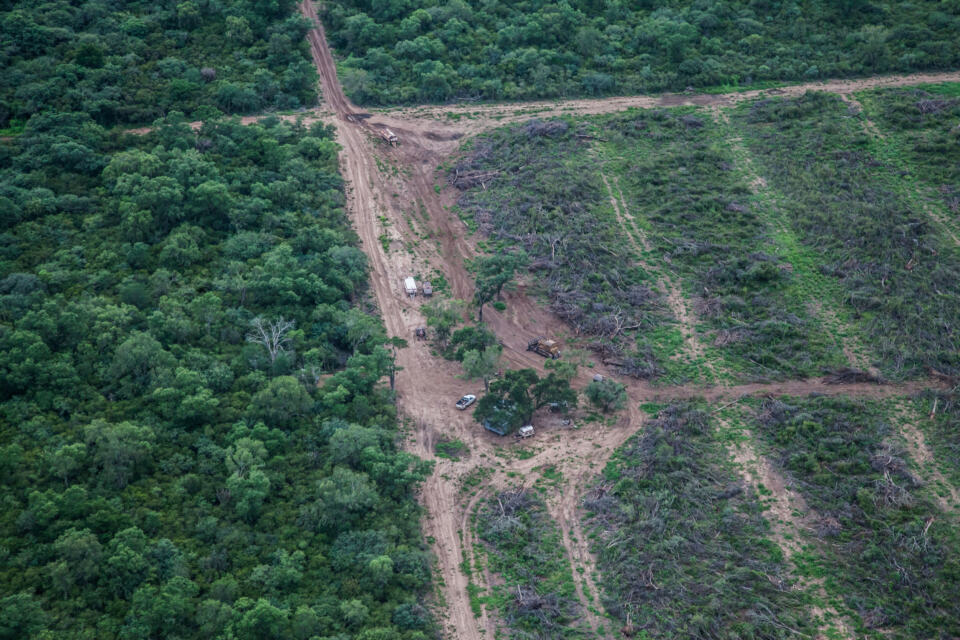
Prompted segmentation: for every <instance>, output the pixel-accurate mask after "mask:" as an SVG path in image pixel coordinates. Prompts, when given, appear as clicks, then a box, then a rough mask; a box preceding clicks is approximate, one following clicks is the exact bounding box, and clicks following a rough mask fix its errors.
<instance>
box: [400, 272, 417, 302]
mask: <svg viewBox="0 0 960 640" xmlns="http://www.w3.org/2000/svg"><path fill="white" fill-rule="evenodd" d="M403 290H404V291H406V292H407V295H408V296H410V297H411V298H412V297H413V296H415V295H417V281H416V280H414V279H413V276H407V277H406V278H404V279H403Z"/></svg>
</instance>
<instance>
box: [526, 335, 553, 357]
mask: <svg viewBox="0 0 960 640" xmlns="http://www.w3.org/2000/svg"><path fill="white" fill-rule="evenodd" d="M527 351H533V352H534V353H539V354H540V355H542V356H543V357H544V358H550V359H552V360H556V359H557V358H559V357H560V343H558V342H557V341H556V340H548V339H547V338H544V337H543V336H537V337H536V338H534V339H533V340H531V341H530V342H528V343H527Z"/></svg>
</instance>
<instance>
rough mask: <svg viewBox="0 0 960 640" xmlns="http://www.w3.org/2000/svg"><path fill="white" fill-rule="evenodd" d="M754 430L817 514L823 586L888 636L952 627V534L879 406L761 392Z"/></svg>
mask: <svg viewBox="0 0 960 640" xmlns="http://www.w3.org/2000/svg"><path fill="white" fill-rule="evenodd" d="M756 422H757V428H756V432H757V433H758V434H760V436H761V437H762V438H763V439H764V440H765V441H766V442H767V443H768V444H769V445H770V446H771V447H773V449H774V461H775V463H776V464H777V465H778V466H779V467H780V468H781V469H782V470H783V472H784V474H785V475H788V477H789V478H790V479H791V481H792V484H793V486H794V487H795V488H796V489H797V490H798V491H799V492H800V493H801V494H802V495H803V497H804V499H805V500H806V502H807V504H809V505H810V507H811V508H812V509H814V510H815V512H816V513H818V514H819V516H820V520H819V523H818V524H817V525H816V527H815V533H816V535H817V536H818V537H819V538H820V540H821V542H822V543H821V544H820V545H819V548H820V549H821V550H822V553H823V554H824V557H823V559H822V569H821V570H822V571H823V572H824V573H826V578H827V580H826V583H825V584H826V586H827V588H828V589H829V590H832V591H833V592H834V593H835V594H836V595H840V596H842V597H843V599H844V601H845V602H846V604H847V606H848V607H849V609H851V610H852V611H854V612H856V613H857V614H859V616H860V618H861V620H862V621H863V624H864V626H865V627H867V628H869V629H882V630H883V632H884V634H885V635H886V636H887V637H897V638H933V637H939V638H943V637H952V636H955V635H957V634H958V633H960V600H958V599H957V597H956V596H957V593H956V585H957V584H958V580H960V563H958V560H957V557H956V551H957V542H958V540H957V536H956V532H955V530H953V529H951V527H950V526H949V521H948V519H946V518H944V517H943V515H942V514H940V513H939V512H938V511H937V509H936V507H935V506H934V505H933V503H932V502H930V500H929V499H928V498H927V496H926V495H925V492H924V491H923V490H922V489H921V484H920V482H919V481H918V479H917V478H915V477H914V476H913V475H912V474H911V472H910V471H909V468H908V462H907V460H906V456H905V454H904V452H903V449H902V448H901V447H900V446H899V445H898V443H897V439H896V437H895V435H894V433H893V432H892V429H891V427H890V423H889V421H888V419H887V417H886V415H885V413H884V410H883V408H882V407H881V406H879V405H878V404H876V403H871V402H867V401H863V400H853V399H847V398H826V397H819V398H813V397H811V398H808V399H790V400H772V399H770V400H765V401H763V402H762V404H761V406H760V412H759V415H758V417H757V419H756Z"/></svg>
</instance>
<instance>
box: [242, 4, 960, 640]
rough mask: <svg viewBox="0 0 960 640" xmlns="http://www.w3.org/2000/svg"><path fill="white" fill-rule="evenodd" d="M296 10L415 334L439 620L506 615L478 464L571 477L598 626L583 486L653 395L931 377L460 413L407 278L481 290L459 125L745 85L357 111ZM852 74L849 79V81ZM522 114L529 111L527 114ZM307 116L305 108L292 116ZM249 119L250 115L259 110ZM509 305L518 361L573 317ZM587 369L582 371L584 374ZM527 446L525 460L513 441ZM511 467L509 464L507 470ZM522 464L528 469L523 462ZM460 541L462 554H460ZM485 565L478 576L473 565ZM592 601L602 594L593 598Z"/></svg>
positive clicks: (459, 384)
mask: <svg viewBox="0 0 960 640" xmlns="http://www.w3.org/2000/svg"><path fill="white" fill-rule="evenodd" d="M300 11H301V12H302V13H303V15H304V16H306V17H307V18H308V19H310V20H311V21H312V22H313V25H314V28H313V29H312V30H311V31H310V32H309V34H308V38H309V41H310V45H311V51H312V54H313V58H314V62H315V63H316V66H317V69H318V71H319V74H320V82H321V87H322V91H323V99H324V102H325V107H326V108H325V109H320V110H316V111H314V112H313V113H312V114H307V116H306V119H307V120H310V119H311V118H317V119H323V120H325V121H328V122H332V123H333V124H334V125H335V126H336V128H337V133H338V140H339V142H340V144H341V145H342V146H343V151H342V153H341V157H340V159H341V169H342V172H343V175H344V178H345V180H346V183H347V185H348V190H347V195H348V210H349V212H350V215H351V217H352V221H353V223H354V226H355V228H356V230H357V232H358V234H359V236H360V238H361V241H362V246H363V250H364V252H365V253H366V254H367V256H368V259H369V264H370V278H371V287H372V292H373V294H374V296H375V298H376V301H377V304H378V306H379V310H380V313H381V315H382V317H383V322H384V323H385V325H386V328H387V331H388V333H389V335H391V336H399V337H402V338H405V339H407V340H409V341H410V346H409V347H408V348H406V349H401V350H400V351H399V353H398V355H397V360H398V364H399V365H400V366H401V367H402V368H403V370H402V371H401V372H400V373H399V374H398V376H397V398H398V405H399V408H400V410H401V412H402V415H403V416H404V418H405V420H407V421H408V423H409V424H410V425H411V430H410V435H409V437H408V438H407V441H406V445H405V446H406V447H407V448H408V450H410V451H411V452H413V453H415V454H416V455H418V456H420V457H422V458H426V459H433V460H436V461H437V466H436V469H435V471H434V473H433V475H432V476H431V477H430V478H429V479H428V480H427V481H426V483H425V484H424V486H423V489H422V492H421V496H420V498H421V502H422V504H423V506H424V507H425V509H426V511H427V517H426V519H425V521H424V523H423V530H424V535H425V537H427V538H428V539H431V540H432V541H433V542H432V545H433V551H434V554H435V556H436V568H437V570H438V572H439V573H440V577H441V578H442V581H437V583H438V585H439V586H438V589H439V590H440V592H441V593H440V594H439V595H440V596H442V597H441V598H440V599H441V600H442V601H443V602H445V603H446V611H445V612H442V613H443V614H445V616H446V618H445V620H443V621H442V622H443V623H444V625H445V626H446V628H447V630H448V632H449V633H448V635H449V637H451V638H458V639H466V640H481V639H484V638H486V639H488V640H489V639H492V638H494V637H495V635H496V624H497V622H496V621H495V620H494V619H493V617H492V616H491V615H490V614H489V613H488V612H487V611H486V609H485V608H484V610H483V612H482V613H481V615H479V616H474V614H473V612H472V610H471V606H470V598H469V595H468V585H469V584H470V583H471V582H472V583H473V584H475V585H477V586H479V587H481V588H485V587H488V586H489V579H488V576H487V575H486V574H484V573H483V572H477V571H474V572H472V573H471V575H467V574H466V573H465V572H464V570H463V569H462V568H461V566H462V562H463V560H464V558H465V557H467V556H472V554H473V548H474V539H473V533H472V528H471V526H470V524H469V518H470V514H471V512H472V510H473V508H474V507H475V505H476V503H477V501H478V500H479V499H480V498H481V496H482V495H483V492H476V493H475V494H474V495H471V494H470V493H469V491H464V489H463V479H464V478H466V477H467V476H469V475H471V474H474V473H475V472H476V471H478V470H480V469H486V470H489V476H488V477H487V478H486V479H485V480H484V483H485V486H487V487H489V488H501V487H505V486H507V485H508V483H516V482H518V480H516V479H511V477H513V478H522V482H523V483H524V484H525V485H527V486H529V485H530V484H531V483H532V482H534V481H535V479H536V478H537V477H538V476H539V473H540V472H539V469H542V468H544V467H548V466H549V467H553V468H554V469H556V470H558V471H560V473H561V474H562V478H563V480H562V481H561V483H560V484H559V485H558V486H556V487H555V489H554V490H553V494H552V495H551V496H548V499H547V502H548V508H549V511H550V514H551V516H552V517H553V518H554V519H555V520H556V522H557V524H558V526H559V527H560V530H561V534H562V540H563V543H564V546H565V548H566V553H567V556H568V558H569V559H570V561H571V564H572V565H573V566H574V567H575V568H576V567H582V568H583V569H584V570H583V571H582V572H578V571H574V576H575V578H574V580H575V582H576V590H577V595H578V597H580V599H581V605H582V610H583V616H582V619H581V621H580V622H581V623H582V625H585V626H588V627H590V628H591V629H593V630H595V631H596V630H598V628H599V627H600V626H601V625H602V626H603V627H604V628H606V629H608V630H609V629H610V628H611V627H612V626H613V623H612V622H611V621H609V620H604V617H603V615H602V613H601V614H597V613H594V612H592V611H591V610H590V608H589V605H590V604H591V601H590V599H589V598H588V597H587V596H586V595H585V592H586V591H589V592H590V593H591V594H593V595H594V599H593V601H592V602H593V603H596V602H598V600H599V599H598V598H597V596H599V593H600V590H599V589H598V588H597V587H598V585H597V584H596V583H595V580H594V576H595V575H596V567H595V564H594V560H593V557H592V555H591V554H590V551H589V548H588V546H587V540H586V536H585V535H584V533H583V532H582V530H581V525H580V517H579V513H578V510H579V500H580V496H582V495H583V493H584V492H585V491H586V489H587V487H588V485H589V483H590V482H591V480H592V478H593V476H594V475H595V474H596V473H597V472H599V470H601V469H602V468H603V465H604V463H605V461H606V460H607V458H608V457H609V456H610V454H611V453H612V452H613V450H614V449H616V447H618V446H619V445H621V444H622V443H623V442H624V441H625V440H626V439H627V438H628V437H630V436H631V435H632V434H633V433H635V432H636V430H637V429H638V428H640V426H641V425H642V422H643V420H644V418H645V416H644V415H643V414H642V412H641V411H640V410H639V409H638V407H639V406H640V404H641V403H642V402H644V401H647V400H659V401H665V400H673V399H682V398H689V397H694V396H702V397H706V398H707V399H708V400H711V401H733V400H736V399H737V398H739V397H741V396H745V395H754V394H785V395H805V394H808V393H811V392H820V393H828V394H840V393H845V394H852V395H869V396H892V395H903V394H908V393H912V392H914V391H917V390H920V389H923V388H928V387H930V386H932V385H931V384H927V383H916V384H910V385H899V386H895V385H889V386H878V385H826V384H824V383H823V382H822V381H820V380H798V381H789V382H784V383H779V384H766V385H764V384H755V385H743V386H737V387H724V386H717V387H709V388H704V387H696V386H678V387H665V388H664V387H661V388H652V387H650V386H649V385H646V384H644V383H640V382H636V381H627V382H629V391H630V402H629V407H630V408H629V409H628V411H626V412H625V413H624V414H623V415H622V416H621V417H620V419H619V421H617V422H616V423H615V424H609V425H603V426H592V425H591V426H590V427H589V428H586V429H575V428H572V425H563V424H562V423H561V422H560V421H559V420H553V421H551V420H549V419H547V418H544V420H543V421H542V422H541V423H539V424H538V435H537V437H536V438H534V439H533V441H532V442H524V443H518V442H514V441H512V440H510V441H508V440H507V439H503V438H497V437H496V436H493V435H491V434H489V433H487V432H485V431H484V430H482V429H481V428H479V426H478V425H477V424H476V422H474V421H473V420H472V419H471V417H470V414H469V412H458V411H456V410H455V409H454V407H453V403H454V402H455V401H456V399H457V398H459V397H460V396H461V395H463V394H465V393H475V394H478V395H479V392H480V391H481V389H480V388H479V386H478V385H477V384H476V383H470V382H465V381H463V380H460V379H459V378H458V377H457V376H458V374H459V373H460V371H459V367H458V366H455V364H454V363H451V362H448V361H446V360H443V359H442V358H439V357H435V356H433V355H432V354H431V352H430V347H429V345H428V344H426V343H424V342H418V341H415V340H414V339H413V333H414V329H415V328H416V327H418V326H421V325H424V324H425V323H424V318H423V315H422V313H421V311H420V305H421V304H422V301H421V299H420V298H413V299H410V298H407V297H406V296H405V295H404V292H403V291H402V288H401V282H402V279H403V278H404V277H406V276H410V275H415V276H418V278H434V279H436V277H437V275H440V274H442V275H443V277H444V279H445V280H446V281H447V283H448V284H449V288H450V295H452V296H453V297H455V298H460V299H467V300H469V299H470V298H471V297H472V295H473V284H472V278H471V276H470V274H469V273H468V272H467V270H466V268H465V266H464V260H465V259H468V258H470V257H473V256H475V255H477V250H476V246H475V244H474V242H473V240H472V239H471V238H470V237H469V236H468V234H467V233H466V229H465V227H464V225H463V224H462V222H461V221H460V220H458V219H457V218H456V216H454V215H453V214H451V213H450V211H449V207H450V206H451V205H452V204H453V202H454V199H455V195H454V194H453V193H452V192H451V190H449V189H446V188H443V187H442V185H444V184H445V180H444V178H443V176H442V175H441V174H440V173H438V171H437V167H438V165H440V164H441V163H442V162H443V161H445V160H446V159H447V158H449V156H450V155H451V154H452V153H454V152H455V151H456V149H457V147H458V145H459V141H460V139H461V138H462V137H463V136H464V135H468V134H471V133H475V132H476V131H478V130H481V129H483V128H488V127H490V126H495V125H499V124H502V123H503V122H504V121H509V120H511V119H519V118H521V117H529V115H530V109H531V108H534V109H537V108H540V107H541V106H542V108H543V109H544V111H543V112H542V113H538V114H537V115H551V114H553V113H571V112H574V113H598V112H600V111H616V110H620V109H625V108H628V107H632V106H655V105H658V104H659V105H667V104H686V103H690V104H701V103H703V104H714V103H719V104H727V103H730V102H731V101H733V100H740V99H745V98H747V97H750V95H751V94H750V93H747V94H735V97H732V96H713V95H711V96H699V97H698V96H681V97H672V96H663V97H656V98H653V97H644V96H641V97H634V98H613V99H610V100H588V101H583V100H577V101H570V102H565V103H555V102H550V103H535V104H528V105H486V106H480V107H450V108H447V107H424V108H414V109H403V110H395V111H391V112H389V113H378V114H376V115H374V116H372V117H370V116H369V114H363V115H364V116H366V117H357V114H362V110H361V109H358V108H357V107H356V106H355V105H353V104H352V103H351V102H350V101H349V100H348V99H347V97H346V96H345V95H344V93H343V90H342V88H341V86H340V83H339V81H338V79H337V75H336V67H335V64H334V60H333V57H332V55H331V52H330V50H329V48H328V46H327V42H326V39H325V36H324V32H323V26H322V25H321V23H320V21H319V20H318V19H317V14H316V10H315V8H314V6H313V4H312V2H310V1H309V0H306V1H304V2H302V3H301V4H300ZM935 80H937V81H939V80H960V73H953V74H938V75H936V76H911V77H910V79H907V78H900V79H897V78H882V79H876V80H874V81H873V84H869V83H870V82H871V81H868V80H864V81H852V82H854V83H859V84H857V85H856V86H858V87H859V88H866V87H867V86H886V85H889V84H898V83H901V82H902V83H904V84H906V83H908V82H909V83H914V84H915V83H917V82H926V81H935ZM852 86H854V85H851V84H850V83H847V84H845V85H844V87H845V89H844V90H845V91H846V92H849V91H851V90H854V89H852V88H850V87H852ZM806 88H828V89H829V87H828V86H825V85H802V86H801V87H795V88H794V87H792V88H790V89H784V90H782V91H783V92H785V93H786V92H801V91H803V90H806ZM467 111H469V112H471V113H474V112H481V113H480V115H478V116H477V117H476V118H472V119H462V120H461V122H456V123H440V122H438V121H437V119H438V118H441V117H443V115H444V114H445V113H447V112H454V113H463V112H467ZM525 114H526V115H525ZM297 117H300V118H302V117H304V116H302V115H301V116H297ZM252 120H253V118H250V119H245V121H248V122H249V121H252ZM385 127H389V128H390V129H391V130H393V131H394V132H395V133H397V134H398V135H399V137H400V140H401V144H400V146H399V147H391V146H389V145H388V144H387V143H386V142H385V141H384V140H383V139H381V138H380V137H379V135H378V134H379V131H380V130H382V129H383V128H385ZM506 302H507V311H505V312H503V313H498V312H496V311H495V310H493V309H488V310H486V311H485V314H484V316H485V319H486V320H487V322H488V325H489V326H490V327H491V328H492V329H493V330H494V331H495V332H496V333H497V335H498V337H499V338H500V340H501V341H502V342H503V343H504V346H505V349H504V356H505V360H506V361H507V362H508V363H509V365H510V366H512V367H531V368H535V369H537V370H540V371H542V370H543V360H542V358H540V357H539V356H536V355H533V354H531V353H529V352H527V351H526V344H527V340H528V339H529V338H531V337H533V336H535V335H538V334H549V335H556V336H561V337H562V336H564V335H565V334H566V329H565V327H564V325H563V324H562V323H561V322H560V321H559V320H558V319H557V318H555V317H554V316H553V315H552V314H551V313H549V312H548V311H547V310H546V309H544V308H543V307H542V306H541V305H539V304H537V303H536V302H535V301H534V300H532V299H531V298H528V297H527V296H526V295H525V290H524V287H522V286H521V287H520V289H519V290H518V291H517V292H514V293H510V294H507V297H506ZM588 380H589V378H588V376H587V374H584V375H583V376H582V378H581V379H580V380H578V381H577V385H583V384H585V383H586V382H587V381H588ZM439 438H449V439H459V440H461V441H462V442H464V443H465V444H466V445H467V446H468V447H469V450H470V456H469V457H468V458H465V459H462V460H459V461H449V460H442V459H438V458H436V457H435V455H434V446H435V444H436V442H437V440H438V439H439ZM520 448H524V449H527V451H526V452H525V455H530V456H532V457H529V458H526V459H520V458H519V457H518V456H516V455H515V454H516V452H517V451H518V450H519V449H520ZM508 474H512V475H511V476H508ZM515 474H519V475H515ZM465 552H466V554H467V555H465ZM478 574H479V575H478ZM594 606H595V607H597V606H599V605H596V604H594Z"/></svg>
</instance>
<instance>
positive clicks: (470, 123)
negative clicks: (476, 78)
mask: <svg viewBox="0 0 960 640" xmlns="http://www.w3.org/2000/svg"><path fill="white" fill-rule="evenodd" d="M940 82H960V71H944V72H934V73H914V74H907V75H889V76H871V77H868V78H852V79H845V80H824V81H820V82H807V83H802V84H795V85H789V86H785V87H779V88H775V89H754V90H750V91H740V92H735V93H693V92H690V93H665V94H662V95H638V96H624V97H616V98H596V99H592V98H585V99H573V100H540V101H534V102H522V103H479V104H452V105H423V106H416V107H400V108H394V109H383V110H380V113H382V114H383V115H384V116H388V117H390V118H396V119H397V120H406V119H412V120H416V119H420V120H424V119H432V120H441V121H447V122H450V121H452V120H454V119H456V120H458V121H459V122H461V123H463V124H464V126H465V127H467V128H469V129H471V130H473V131H477V130H482V129H488V128H490V127H494V126H499V125H502V124H504V123H507V122H512V121H515V120H518V119H525V118H531V117H551V116H558V115H591V114H598V113H614V112H617V111H624V110H626V109H630V108H643V109H649V108H654V107H678V106H730V105H734V104H736V103H738V102H743V101H745V100H753V99H755V98H758V97H760V96H799V95H803V94H804V93H806V92H807V91H827V92H830V93H838V94H841V95H849V94H852V93H854V92H857V91H864V90H867V89H880V88H890V87H907V86H915V85H919V84H936V83H940Z"/></svg>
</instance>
